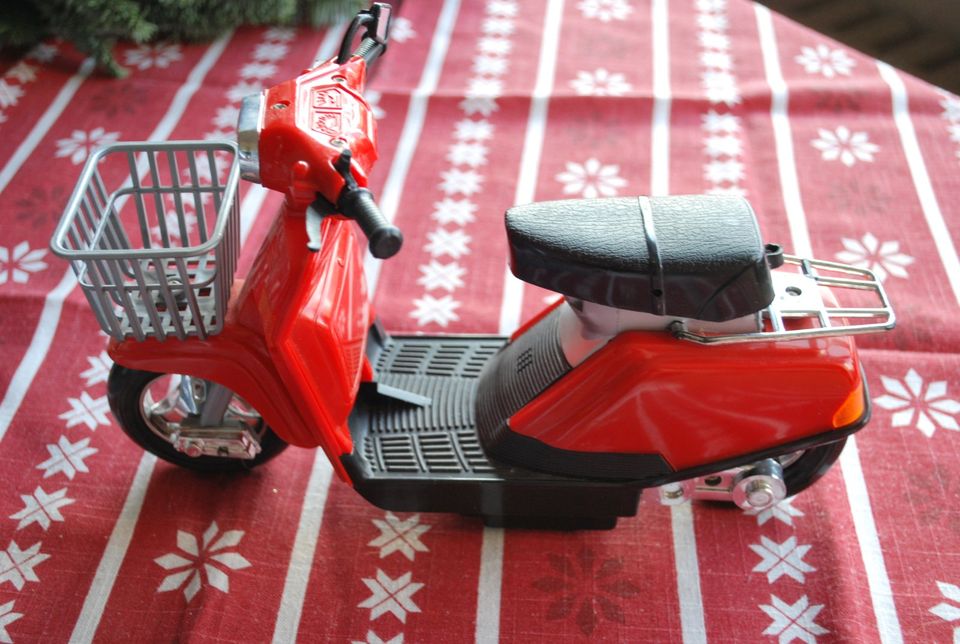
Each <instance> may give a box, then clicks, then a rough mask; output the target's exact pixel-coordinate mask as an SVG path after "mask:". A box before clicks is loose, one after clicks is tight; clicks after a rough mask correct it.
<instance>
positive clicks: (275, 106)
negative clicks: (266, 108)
mask: <svg viewBox="0 0 960 644" xmlns="http://www.w3.org/2000/svg"><path fill="white" fill-rule="evenodd" d="M270 107H271V108H273V109H275V110H285V109H287V104H286V103H274V104H273V105H271V106H270Z"/></svg>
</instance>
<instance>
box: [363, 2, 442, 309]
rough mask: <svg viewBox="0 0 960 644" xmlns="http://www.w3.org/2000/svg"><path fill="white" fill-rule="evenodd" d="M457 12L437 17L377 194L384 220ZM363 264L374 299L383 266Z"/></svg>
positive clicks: (390, 215) (394, 202)
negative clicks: (401, 128)
mask: <svg viewBox="0 0 960 644" xmlns="http://www.w3.org/2000/svg"><path fill="white" fill-rule="evenodd" d="M459 12H460V0H444V3H443V8H442V9H441V10H440V17H439V18H437V26H436V29H435V30H434V32H433V39H432V40H431V41H430V51H429V52H428V53H427V63H426V65H425V66H424V68H423V73H422V74H421V75H420V82H419V83H418V84H417V87H416V88H415V89H414V90H413V93H411V94H410V104H409V105H408V106H407V118H406V119H405V120H404V122H403V130H401V132H400V140H399V141H398V142H397V150H396V152H395V153H394V155H393V162H392V163H391V164H390V172H389V173H388V174H387V180H386V182H385V183H384V184H383V190H382V192H381V193H380V199H379V205H380V211H381V212H382V213H383V216H384V217H386V219H387V221H393V220H394V219H396V216H397V208H398V207H399V206H400V197H401V195H402V194H403V186H404V184H405V183H406V182H407V173H408V172H409V171H410V165H411V163H413V157H414V154H415V153H416V151H417V143H418V142H419V141H420V133H421V132H422V131H423V123H424V121H425V120H426V118H427V104H428V102H429V100H430V96H432V95H433V94H434V93H435V92H436V91H437V85H438V84H439V82H440V72H441V71H442V70H443V63H444V61H445V60H446V58H447V49H449V48H450V37H451V35H452V34H453V27H454V25H455V24H456V22H457V15H458V13H459ZM363 265H364V271H365V272H366V274H367V286H368V288H369V293H370V297H371V298H373V294H374V293H375V292H376V290H377V282H378V281H379V280H380V268H381V267H382V266H383V260H379V259H375V258H374V257H373V255H371V254H370V253H367V256H366V259H365V260H364V264H363Z"/></svg>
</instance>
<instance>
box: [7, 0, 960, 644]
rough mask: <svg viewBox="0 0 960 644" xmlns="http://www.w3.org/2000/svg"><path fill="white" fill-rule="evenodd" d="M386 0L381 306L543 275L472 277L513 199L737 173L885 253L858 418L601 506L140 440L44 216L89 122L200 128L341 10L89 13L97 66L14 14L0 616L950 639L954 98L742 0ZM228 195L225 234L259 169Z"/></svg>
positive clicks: (490, 251) (779, 215) (282, 635)
mask: <svg viewBox="0 0 960 644" xmlns="http://www.w3.org/2000/svg"><path fill="white" fill-rule="evenodd" d="M402 9H403V11H402V12H401V17H400V19H398V20H397V21H396V23H395V25H394V30H393V39H392V42H391V45H390V50H389V52H388V54H387V55H386V56H385V57H384V59H383V60H382V64H381V67H380V69H379V70H378V71H377V72H376V75H375V77H374V79H373V81H372V83H371V87H370V90H371V91H370V92H369V93H368V97H369V98H370V100H371V101H373V102H375V103H376V104H377V105H378V109H379V112H380V114H381V118H382V121H381V123H380V139H381V155H382V158H381V161H380V162H379V166H378V168H377V170H376V171H375V174H374V177H373V179H372V188H373V189H374V192H375V193H376V194H377V195H378V197H379V198H380V200H381V202H383V203H384V204H385V208H386V209H387V211H388V212H389V213H391V214H395V220H396V222H397V224H398V225H399V226H400V227H401V228H402V229H403V231H404V233H405V235H406V239H407V241H406V246H405V249H404V251H403V252H402V254H401V255H400V256H399V257H397V258H396V259H394V260H390V261H389V262H387V263H385V264H383V265H382V267H381V269H380V270H379V273H378V274H377V275H375V277H376V278H378V279H377V280H376V282H377V283H376V292H375V298H374V302H375V305H376V308H377V311H378V312H379V314H380V316H381V317H382V319H383V321H384V323H385V324H386V326H387V327H388V328H390V329H395V330H400V331H425V332H438V331H447V332H498V331H501V332H507V331H510V330H511V329H513V328H515V327H516V326H517V325H518V324H519V323H520V322H521V321H522V320H525V319H528V318H529V317H531V316H532V315H533V314H534V313H535V312H536V311H537V310H538V309H539V308H541V307H542V306H544V304H545V302H546V301H547V300H548V299H549V298H550V297H552V296H551V295H550V294H548V293H546V292H545V291H541V290H538V289H536V288H533V287H520V288H517V287H516V285H511V283H510V282H509V280H507V279H505V257H506V244H505V240H504V237H503V230H502V226H503V224H502V213H503V211H504V210H505V209H506V208H507V207H509V206H510V205H512V204H513V203H519V202H527V201H532V200H544V199H558V198H569V197H579V196H584V197H591V196H612V195H633V194H667V193H701V192H709V193H722V194H745V195H746V196H747V197H748V198H749V199H750V200H751V203H752V204H753V206H754V208H755V210H756V211H757V214H758V217H759V220H760V225H761V229H762V231H763V234H764V237H765V238H766V239H768V240H770V241H777V242H780V243H781V244H783V245H784V247H785V248H786V249H787V250H791V251H794V252H796V253H798V254H804V255H811V254H812V255H814V256H817V257H820V258H823V259H831V260H832V259H837V260H841V261H844V262H849V263H853V264H855V265H858V266H866V267H870V268H872V269H873V270H874V271H876V272H877V273H878V274H879V275H880V276H882V277H883V278H884V284H885V287H886V289H887V290H888V292H889V294H890V296H891V299H892V301H893V303H894V306H895V308H896V311H897V313H898V317H899V327H898V329H897V330H896V331H895V332H893V333H889V334H885V335H881V336H869V337H864V338H862V339H861V340H859V341H858V345H859V347H860V349H861V357H862V360H863V363H864V365H865V369H866V372H867V383H868V385H869V388H870V396H871V399H872V401H873V407H874V417H873V421H872V422H871V424H870V425H869V426H868V427H867V428H866V429H865V430H864V431H863V432H862V433H860V434H858V435H857V437H856V440H855V441H851V442H850V444H849V445H848V447H847V449H846V450H845V452H844V453H843V455H842V457H841V460H840V462H839V463H838V465H837V466H835V467H834V468H833V469H832V470H831V471H830V473H829V474H828V475H827V476H826V477H825V478H824V479H823V480H822V481H820V482H819V483H818V484H817V485H816V486H815V487H814V488H812V489H810V490H808V491H807V492H805V493H803V494H801V495H798V496H797V497H796V498H793V499H790V500H788V501H786V502H784V503H782V504H780V505H779V506H777V507H776V508H774V509H772V510H768V511H764V512H761V513H755V514H754V515H747V514H744V513H742V512H740V511H738V510H736V509H735V508H726V507H715V506H710V505H695V506H690V505H682V506H675V507H672V508H671V507H664V506H660V505H657V504H654V503H646V502H645V503H644V504H642V505H641V507H640V509H639V512H638V515H637V516H636V517H635V518H630V519H623V520H621V521H620V523H619V525H618V527H617V528H616V529H614V530H611V531H605V532H573V533H552V532H541V531H518V530H506V531H503V530H497V529H484V528H483V527H482V526H481V525H480V524H479V522H478V521H476V520H473V519H468V518H462V517H458V516H446V515H428V514H420V515H416V514H393V513H389V512H383V511H380V510H377V509H376V508H373V507H371V506H370V505H368V504H367V503H365V502H364V501H363V500H362V499H361V498H360V497H359V496H358V495H357V494H355V493H354V492H353V491H352V490H351V489H350V488H349V486H348V485H346V484H344V483H343V482H341V481H339V480H336V478H335V477H332V476H331V469H330V467H329V465H328V464H327V462H326V461H325V460H324V458H323V457H322V455H317V454H314V453H313V452H311V451H308V450H303V449H295V448H291V449H289V450H287V451H286V452H285V453H284V454H282V455H281V456H280V457H278V459H277V460H275V461H274V462H272V463H271V464H270V465H269V466H266V467H263V468H261V469H259V470H256V471H253V472H251V473H249V474H247V475H244V476H236V477H225V476H224V477H209V476H208V477H204V476H199V475H196V474H192V473H189V472H185V471H182V470H178V469H176V468H174V467H172V466H168V465H167V464H165V463H163V462H156V461H155V460H154V459H153V458H152V457H149V456H143V455H142V453H141V451H140V450H139V449H138V448H136V447H135V446H134V445H133V444H132V443H131V442H130V441H128V440H127V439H126V438H125V437H124V436H123V435H122V433H121V432H120V431H119V429H117V428H116V427H114V421H113V420H112V418H111V416H110V414H109V411H108V403H107V398H106V377H107V370H108V368H109V363H110V361H109V358H108V357H107V356H106V354H105V353H104V347H105V339H104V336H103V335H101V334H100V333H99V332H98V328H97V325H96V322H95V320H94V318H93V316H91V315H90V313H89V312H88V310H87V306H86V303H85V301H84V300H83V298H82V296H81V294H80V293H79V289H77V288H75V281H74V280H73V279H72V278H71V277H70V275H71V274H70V271H69V269H68V267H67V266H66V264H65V263H64V262H62V261H60V260H59V259H57V258H56V257H54V256H52V254H51V253H50V252H49V251H48V250H47V243H48V240H49V237H50V234H51V232H52V230H53V227H54V226H55V224H56V222H57V220H58V219H59V216H60V213H61V212H62V208H63V206H64V204H65V202H66V199H67V198H68V197H69V195H70V192H71V190H72V186H73V183H74V181H75V179H76V177H77V175H78V173H79V169H80V167H81V165H82V163H83V161H84V160H85V159H86V157H87V155H88V154H89V152H90V150H91V147H92V146H94V145H97V144H104V143H109V142H112V141H116V140H140V139H148V138H149V139H190V138H204V137H213V138H217V137H222V136H229V135H230V134H231V131H232V127H233V124H234V120H235V117H236V107H237V105H238V101H239V100H240V99H241V98H242V97H243V96H244V95H246V94H249V93H252V92H255V91H257V90H258V89H259V88H261V87H263V86H269V85H270V84H272V83H273V82H275V81H278V80H280V79H285V78H288V77H290V76H292V75H294V74H295V73H297V72H298V71H299V69H300V68H301V67H302V66H303V65H305V64H306V63H308V62H309V61H311V60H313V59H314V58H315V57H316V56H318V55H320V56H329V55H331V53H332V52H333V51H334V49H333V48H334V46H335V45H336V44H337V41H338V39H339V37H340V34H341V31H340V30H339V29H332V30H330V31H328V32H314V31H310V30H307V29H296V30H291V29H283V28H244V29H239V30H237V31H235V32H233V33H231V34H228V35H226V36H224V37H222V38H220V39H219V40H217V41H216V42H214V43H210V44H191V45H179V44H159V45H146V46H135V45H122V46H120V47H119V48H118V50H117V57H118V59H119V60H120V62H121V63H123V64H125V65H127V67H128V68H129V69H130V71H131V73H130V75H129V76H128V77H127V78H125V79H123V80H114V79H107V78H102V77H100V76H98V75H96V74H91V67H90V64H89V63H86V62H84V61H83V57H82V56H81V55H80V54H78V53H77V52H76V51H74V50H73V49H72V48H71V47H70V46H68V45H65V44H58V43H46V44H43V45H40V46H38V47H37V48H35V49H34V50H33V51H32V52H31V53H30V54H28V55H27V56H26V57H25V58H23V59H22V60H10V59H6V60H4V61H3V65H2V70H3V76H2V81H0V109H2V111H0V114H2V119H0V120H2V121H3V122H2V124H0V133H2V136H0V166H2V167H0V212H2V215H0V222H2V223H0V311H2V313H0V338H2V341H0V390H2V391H3V399H2V403H0V404H2V406H0V489H2V491H3V494H0V547H2V548H4V549H3V550H0V641H3V642H9V641H15V642H26V641H37V640H44V641H64V640H67V639H68V638H71V637H72V638H73V639H75V640H77V641H89V640H91V639H92V638H94V637H95V638H96V639H97V640H100V641H157V640H159V641H164V640H175V639H177V640H180V639H183V640H197V641H213V640H222V641H266V640H269V639H271V638H273V639H274V640H275V641H292V640H294V639H300V640H301V641H333V640H336V641H354V642H370V643H372V642H393V643H395V644H396V643H398V642H421V641H422V642H463V641H468V640H471V639H476V640H477V641H482V642H492V641H497V640H498V639H499V640H502V641H504V642H535V641H542V642H555V641H629V642H668V641H684V642H700V641H713V642H722V641H731V642H734V641H735V642H743V641H777V642H779V643H780V644H787V643H789V642H794V641H799V642H808V643H812V642H830V641H856V642H872V641H882V642H897V641H901V640H904V641H924V642H929V641H937V642H947V641H951V637H952V638H953V641H960V640H958V639H957V638H960V506H958V503H957V499H958V495H960V476H958V473H960V465H958V455H960V432H958V430H960V426H958V424H957V414H958V413H960V377H958V375H957V374H958V359H957V353H956V352H957V350H958V347H960V335H958V331H957V329H956V327H955V325H954V323H953V321H954V320H955V319H956V317H957V315H958V312H960V262H958V256H957V250H956V246H957V242H958V234H960V226H958V225H957V223H958V216H960V199H958V196H960V172H958V155H960V99H958V98H957V97H956V96H952V95H948V94H946V93H944V92H942V91H939V90H937V89H936V88H933V87H930V86H929V85H926V84H924V83H922V82H920V81H917V80H915V79H913V78H910V77H908V76H906V75H905V74H902V73H899V72H897V71H896V70H894V69H892V68H890V67H888V66H886V65H884V64H882V63H877V62H876V61H873V60H871V59H868V58H866V57H864V56H862V55H859V54H858V53H857V52H854V51H851V50H849V49H847V48H845V47H843V46H841V45H838V44H837V43H835V42H832V41H830V40H828V39H826V38H824V37H822V36H820V35H818V34H816V33H813V32H811V31H808V30H806V29H804V28H802V27H799V26H797V25H795V24H793V23H790V22H789V21H787V20H785V19H783V18H780V17H778V16H776V15H772V14H771V13H770V12H769V11H768V10H766V9H764V8H762V7H758V6H755V5H753V4H751V3H749V2H746V1H743V0H675V1H674V2H669V1H668V0H651V1H649V2H643V1H640V0H567V1H566V2H563V0H532V1H530V2H523V3H520V2H517V1H515V0H488V1H486V2H458V0H445V1H443V2H441V1H440V0H434V1H431V2H417V3H412V2H411V3H406V4H405V5H404V6H403V8H402ZM243 206H244V213H245V216H244V222H245V225H246V226H248V231H249V239H248V242H247V246H248V247H255V245H256V244H257V243H258V241H259V240H260V239H262V237H263V234H264V232H265V230H266V227H267V225H268V224H269V220H270V218H271V217H272V213H274V212H275V211H276V209H277V207H278V206H279V195H277V194H273V193H268V192H266V191H264V190H262V189H260V188H258V187H249V186H248V187H245V188H244V202H243ZM258 213H259V215H258ZM248 264H249V262H247V265H248ZM331 478H333V480H331Z"/></svg>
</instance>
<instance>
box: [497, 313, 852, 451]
mask: <svg viewBox="0 0 960 644" xmlns="http://www.w3.org/2000/svg"><path fill="white" fill-rule="evenodd" d="M860 384H861V383H860V373H859V368H858V363H857V357H856V352H855V348H854V345H853V342H852V340H850V339H849V338H829V339H822V340H813V341H793V342H789V343H756V344H748V345H726V346H715V347H704V346H698V345H694V344H691V343H687V342H683V341H680V340H676V339H674V338H672V337H670V336H669V335H667V334H663V333H644V332H629V333H624V334H621V335H620V336H619V337H617V338H615V339H614V340H612V341H611V342H610V343H609V344H608V345H607V346H606V347H604V348H603V349H601V350H600V351H599V352H597V353H596V354H595V355H593V356H591V357H590V358H589V359H587V360H586V361H585V362H584V363H583V364H581V365H579V366H578V367H576V368H575V369H574V370H573V371H572V372H570V373H569V374H567V375H566V376H564V377H563V378H561V379H560V380H559V381H558V382H556V383H554V384H553V385H552V386H551V387H550V388H549V389H547V390H546V391H545V392H544V393H543V394H541V395H540V396H539V397H538V398H537V399H535V400H534V401H532V402H531V403H529V404H528V405H526V406H525V407H524V408H523V409H521V410H520V411H519V412H517V413H516V414H515V415H514V416H513V417H511V418H510V421H509V426H510V428H511V429H512V430H513V431H514V432H516V433H519V434H521V435H524V436H527V437H530V438H534V439H536V440H538V441H541V442H543V443H546V444H547V445H549V446H551V447H556V448H561V449H566V450H573V451H580V452H602V453H620V454H659V455H661V456H663V458H664V459H666V461H667V462H668V463H669V464H670V466H671V467H672V468H673V469H675V470H680V469H685V468H689V467H696V466H698V465H704V464H708V463H710V462H714V461H719V460H723V459H725V458H730V457H732V456H735V455H737V454H742V453H749V452H756V451H759V450H763V449H766V448H771V447H776V446H777V445H781V444H785V443H789V442H792V441H797V440H800V439H802V438H805V437H808V436H812V435H815V434H819V433H822V432H824V431H827V430H829V429H830V428H833V427H835V426H836V425H835V423H834V416H835V414H837V413H838V410H840V409H841V408H842V407H843V406H844V403H845V402H846V401H847V400H848V399H849V398H850V396H851V395H852V394H855V392H856V391H858V390H859V387H860ZM861 398H862V395H861Z"/></svg>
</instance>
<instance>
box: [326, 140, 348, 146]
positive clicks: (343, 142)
mask: <svg viewBox="0 0 960 644" xmlns="http://www.w3.org/2000/svg"><path fill="white" fill-rule="evenodd" d="M346 144H347V141H346V140H345V139H330V145H333V146H335V147H338V148H342V147H343V146H345V145H346Z"/></svg>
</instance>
